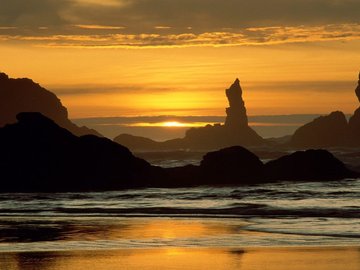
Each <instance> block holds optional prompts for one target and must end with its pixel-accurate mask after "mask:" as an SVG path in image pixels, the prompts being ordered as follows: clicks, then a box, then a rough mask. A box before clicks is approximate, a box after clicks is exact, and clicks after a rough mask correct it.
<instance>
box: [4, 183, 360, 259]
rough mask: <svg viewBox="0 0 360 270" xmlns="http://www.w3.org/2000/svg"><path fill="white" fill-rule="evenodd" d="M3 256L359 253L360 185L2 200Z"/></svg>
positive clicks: (21, 195)
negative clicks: (168, 251)
mask: <svg viewBox="0 0 360 270" xmlns="http://www.w3.org/2000/svg"><path fill="white" fill-rule="evenodd" d="M0 228H1V229H0V253H7V252H29V251H31V252H43V251H74V250H75V251H76V250H114V249H115V250H116V249H147V248H149V249H153V248H169V247H177V248H209V247H216V248H239V247H284V246H297V247H299V246H304V247H311V246H317V247H318V246H359V244H360V179H345V180H342V181H331V182H300V183H294V182H281V183H269V184H261V185H248V186H238V187H196V188H177V189H164V188H161V189H152V188H148V189H136V190H122V191H109V192H90V193H54V194H53V193H11V194H6V193H4V194H0Z"/></svg>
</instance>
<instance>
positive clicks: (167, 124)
mask: <svg viewBox="0 0 360 270" xmlns="http://www.w3.org/2000/svg"><path fill="white" fill-rule="evenodd" d="M162 126H163V127H185V126H186V124H184V123H180V122H177V121H169V122H164V123H162Z"/></svg>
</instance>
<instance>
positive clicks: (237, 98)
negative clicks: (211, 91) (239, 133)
mask: <svg viewBox="0 0 360 270" xmlns="http://www.w3.org/2000/svg"><path fill="white" fill-rule="evenodd" d="M225 92H226V97H227V98H228V100H229V106H230V107H229V108H226V115H227V117H226V120H225V126H226V127H228V128H230V129H237V128H245V127H247V126H248V118H247V115H246V108H245V103H244V100H243V98H242V89H241V86H240V81H239V79H236V80H235V82H234V83H233V84H232V85H231V86H230V88H229V89H226V91H225Z"/></svg>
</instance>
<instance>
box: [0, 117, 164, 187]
mask: <svg viewBox="0 0 360 270" xmlns="http://www.w3.org/2000/svg"><path fill="white" fill-rule="evenodd" d="M17 119H18V123H15V124H10V125H6V126H5V127H3V128H0V149H1V152H0V174H1V176H0V179H1V182H0V191H2V192H4V191H73V190H84V191H86V190H104V189H119V188H124V187H134V186H138V185H140V184H139V183H137V180H141V181H143V182H146V181H149V178H151V176H152V174H153V172H155V171H156V170H157V169H156V168H155V167H152V166H150V164H148V163H147V162H146V161H144V160H141V159H139V158H136V157H134V156H133V155H132V154H131V152H130V151H129V150H128V149H127V148H125V147H123V146H121V145H119V144H116V143H114V142H112V141H111V140H109V139H106V138H100V137H97V136H94V135H85V136H82V137H77V136H75V135H73V134H72V133H71V132H69V131H68V130H66V129H64V128H61V127H59V126H58V125H57V124H55V122H54V121H52V120H50V119H49V118H47V117H45V116H43V115H42V114H40V113H20V114H19V115H18V116H17ZM160 175H161V173H156V176H157V177H160ZM141 185H143V183H141Z"/></svg>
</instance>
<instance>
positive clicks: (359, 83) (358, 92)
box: [355, 72, 360, 102]
mask: <svg viewBox="0 0 360 270" xmlns="http://www.w3.org/2000/svg"><path fill="white" fill-rule="evenodd" d="M355 94H356V96H357V98H358V100H359V102H360V72H359V80H358V86H357V87H356V89H355Z"/></svg>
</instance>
